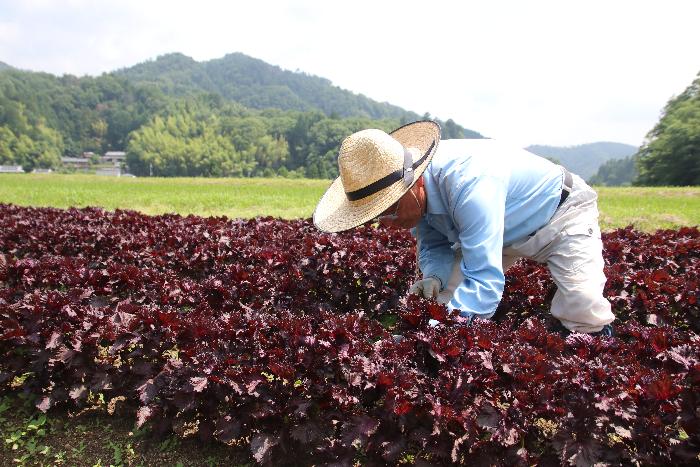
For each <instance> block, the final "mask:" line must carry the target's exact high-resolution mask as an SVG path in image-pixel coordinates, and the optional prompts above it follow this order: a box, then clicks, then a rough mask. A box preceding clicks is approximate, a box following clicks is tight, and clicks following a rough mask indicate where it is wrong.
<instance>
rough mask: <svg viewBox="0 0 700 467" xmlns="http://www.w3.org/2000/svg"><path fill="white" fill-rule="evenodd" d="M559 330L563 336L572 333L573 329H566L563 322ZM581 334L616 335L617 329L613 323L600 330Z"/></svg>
mask: <svg viewBox="0 0 700 467" xmlns="http://www.w3.org/2000/svg"><path fill="white" fill-rule="evenodd" d="M557 332H558V333H559V335H560V336H561V337H568V336H569V335H570V334H571V331H569V330H568V329H566V328H565V327H564V326H562V325H561V324H560V325H559V329H557ZM581 334H588V335H589V336H601V337H613V336H614V335H615V329H614V328H613V325H612V324H606V325H605V326H603V329H601V330H600V331H596V332H589V333H581Z"/></svg>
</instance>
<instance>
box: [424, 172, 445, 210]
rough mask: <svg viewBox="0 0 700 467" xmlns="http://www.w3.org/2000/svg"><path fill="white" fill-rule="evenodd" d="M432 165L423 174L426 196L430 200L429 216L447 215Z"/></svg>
mask: <svg viewBox="0 0 700 467" xmlns="http://www.w3.org/2000/svg"><path fill="white" fill-rule="evenodd" d="M432 168H433V165H432V163H431V164H430V165H428V168H427V169H426V171H425V172H424V173H423V183H424V185H425V195H426V197H427V198H428V210H427V213H428V214H447V208H446V207H445V203H443V202H442V196H440V189H439V187H438V184H437V181H436V180H435V178H434V176H433V171H432Z"/></svg>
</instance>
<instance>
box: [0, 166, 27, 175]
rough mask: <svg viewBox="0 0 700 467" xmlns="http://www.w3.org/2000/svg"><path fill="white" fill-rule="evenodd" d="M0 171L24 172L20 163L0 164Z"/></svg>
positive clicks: (9, 172) (7, 172)
mask: <svg viewBox="0 0 700 467" xmlns="http://www.w3.org/2000/svg"><path fill="white" fill-rule="evenodd" d="M0 173H3V174H19V173H24V169H23V168H22V166H21V165H0Z"/></svg>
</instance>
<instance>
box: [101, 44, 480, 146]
mask: <svg viewBox="0 0 700 467" xmlns="http://www.w3.org/2000/svg"><path fill="white" fill-rule="evenodd" d="M114 74H115V75H117V76H123V77H125V78H127V79H128V80H129V81H130V82H132V83H133V84H135V85H142V84H153V85H156V86H157V87H158V88H160V89H161V90H162V91H163V92H164V93H165V94H166V95H169V96H175V97H182V96H187V95H195V94H198V93H202V92H207V93H212V94H218V95H220V96H222V97H224V98H225V99H227V100H231V101H235V102H238V103H240V104H243V105H244V106H246V107H249V108H252V109H266V108H277V109H281V110H300V111H310V110H320V111H321V112H323V113H324V114H325V115H327V116H336V117H366V118H372V119H384V118H396V119H400V120H402V121H406V122H408V121H413V120H418V119H420V118H421V116H420V115H418V114H417V113H415V112H411V111H407V110H405V109H402V108H401V107H397V106H395V105H392V104H389V103H386V102H377V101H374V100H372V99H370V98H368V97H366V96H364V95H362V94H354V93H352V92H350V91H347V90H344V89H341V88H339V87H337V86H334V85H333V83H331V81H329V80H328V79H325V78H321V77H318V76H313V75H309V74H306V73H301V72H292V71H288V70H283V69H281V68H280V67H278V66H274V65H270V64H269V63H266V62H264V61H262V60H259V59H257V58H253V57H249V56H247V55H244V54H242V53H232V54H229V55H226V56H224V57H222V58H219V59H214V60H209V61H205V62H197V61H196V60H194V59H192V58H190V57H188V56H186V55H183V54H181V53H171V54H167V55H162V56H160V57H158V58H156V59H155V60H150V61H147V62H143V63H140V64H138V65H134V66H132V67H129V68H123V69H121V70H117V71H115V72H114ZM455 126H457V125H455ZM460 133H461V134H459V135H452V136H451V137H467V138H479V137H481V135H480V134H479V133H477V132H475V131H472V130H467V129H461V128H460Z"/></svg>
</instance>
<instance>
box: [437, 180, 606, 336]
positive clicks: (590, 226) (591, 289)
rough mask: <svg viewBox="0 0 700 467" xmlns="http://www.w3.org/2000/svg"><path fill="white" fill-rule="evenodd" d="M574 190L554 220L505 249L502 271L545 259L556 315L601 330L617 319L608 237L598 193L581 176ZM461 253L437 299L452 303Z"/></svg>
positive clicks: (575, 326)
mask: <svg viewBox="0 0 700 467" xmlns="http://www.w3.org/2000/svg"><path fill="white" fill-rule="evenodd" d="M573 179H574V180H573V189H572V191H571V193H570V194H569V196H568V198H567V199H566V201H564V204H562V205H561V206H559V208H558V209H557V210H556V211H555V213H554V215H553V216H552V219H551V220H550V221H549V222H548V223H547V224H546V225H545V226H544V227H542V228H541V229H539V230H538V231H537V232H536V233H535V235H533V236H531V237H528V238H527V239H525V240H522V241H520V242H516V243H514V244H513V245H510V246H508V247H506V248H504V249H503V271H507V270H508V268H509V267H510V266H512V265H513V263H515V262H516V261H517V260H518V259H520V258H529V259H532V260H535V261H537V262H539V263H542V264H546V265H547V267H548V268H549V271H550V272H551V274H552V279H553V280H554V283H555V284H556V285H557V292H556V293H555V294H554V298H553V299H552V307H551V312H552V315H553V316H554V317H555V318H557V319H559V320H560V321H561V323H562V324H563V325H564V326H565V327H566V328H567V329H569V330H570V331H577V332H596V331H600V330H601V329H602V328H603V325H605V324H608V323H611V322H613V320H614V319H615V316H614V315H613V314H612V311H611V309H610V302H609V301H608V300H607V299H606V298H605V297H604V296H603V288H604V287H605V282H606V278H605V274H604V273H603V265H604V263H603V242H602V240H601V237H600V227H599V225H598V204H597V199H598V195H597V194H596V193H595V191H593V189H592V188H591V187H589V186H588V185H587V184H586V182H584V181H583V180H582V179H581V178H580V177H578V176H577V175H573ZM461 263H462V252H461V250H459V249H458V250H457V251H456V252H455V259H454V263H453V265H452V275H451V277H450V280H449V282H448V284H447V286H446V287H445V288H444V289H443V291H442V292H440V295H439V296H438V301H439V302H440V303H445V304H446V303H448V302H449V301H450V300H451V298H452V295H453V294H454V291H455V289H456V288H457V286H459V284H460V283H461V282H462V281H463V280H464V276H463V275H462V270H461V267H460V266H461Z"/></svg>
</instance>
